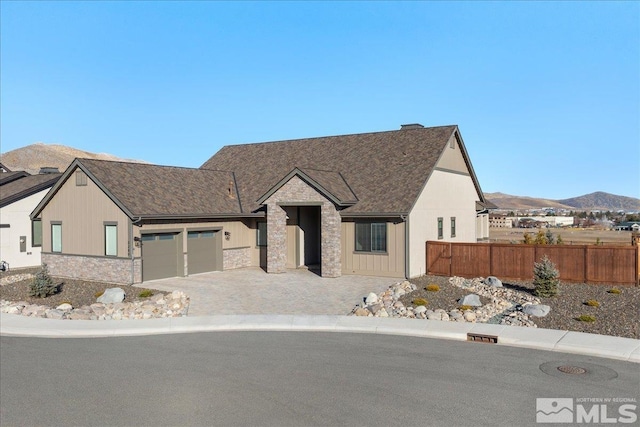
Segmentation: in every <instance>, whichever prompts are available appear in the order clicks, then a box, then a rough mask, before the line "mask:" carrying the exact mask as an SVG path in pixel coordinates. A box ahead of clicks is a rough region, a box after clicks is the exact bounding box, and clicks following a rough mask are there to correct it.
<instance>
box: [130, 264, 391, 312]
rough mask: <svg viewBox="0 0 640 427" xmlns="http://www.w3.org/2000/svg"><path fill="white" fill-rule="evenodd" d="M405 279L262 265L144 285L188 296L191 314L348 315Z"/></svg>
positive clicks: (151, 282)
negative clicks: (331, 274) (371, 294)
mask: <svg viewBox="0 0 640 427" xmlns="http://www.w3.org/2000/svg"><path fill="white" fill-rule="evenodd" d="M402 280H403V279H398V278H389V277H370V276H351V275H349V276H341V277H337V278H333V279H332V278H322V277H320V276H318V275H316V274H314V273H312V272H310V271H308V270H305V269H297V270H287V272H286V273H282V274H267V273H265V272H264V271H263V270H262V269H260V268H241V269H237V270H228V271H218V272H212V273H202V274H194V275H192V276H189V277H173V278H169V279H160V280H152V281H148V282H144V283H143V284H141V285H136V286H141V287H148V288H151V289H158V290H160V291H166V292H171V291H175V290H179V291H183V292H184V293H185V294H187V295H189V298H190V300H191V301H190V304H189V316H211V315H219V314H312V315H318V314H320V315H331V314H333V315H344V314H348V313H349V312H350V311H351V310H352V309H353V307H354V306H355V305H356V304H357V303H358V302H359V301H362V297H363V296H366V295H368V294H369V292H375V293H376V294H378V293H380V292H382V291H384V290H386V289H387V288H388V287H389V286H390V285H392V284H394V283H397V282H399V281H402Z"/></svg>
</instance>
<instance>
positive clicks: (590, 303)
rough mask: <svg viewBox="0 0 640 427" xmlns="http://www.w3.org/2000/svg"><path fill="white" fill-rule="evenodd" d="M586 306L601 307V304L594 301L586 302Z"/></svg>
mask: <svg viewBox="0 0 640 427" xmlns="http://www.w3.org/2000/svg"><path fill="white" fill-rule="evenodd" d="M584 305H588V306H589V307H600V303H599V302H598V301H596V300H594V299H590V300H587V301H585V302H584Z"/></svg>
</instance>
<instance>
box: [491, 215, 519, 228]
mask: <svg viewBox="0 0 640 427" xmlns="http://www.w3.org/2000/svg"><path fill="white" fill-rule="evenodd" d="M489 227H491V228H512V227H513V220H512V219H511V218H509V217H507V216H506V215H489Z"/></svg>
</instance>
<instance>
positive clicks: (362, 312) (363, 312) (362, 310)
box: [353, 307, 371, 317]
mask: <svg viewBox="0 0 640 427" xmlns="http://www.w3.org/2000/svg"><path fill="white" fill-rule="evenodd" d="M370 313H371V312H370V311H369V310H367V309H366V308H362V307H358V308H356V311H355V312H354V313H353V314H355V315H356V316H363V317H367V316H368V315H369V314H370Z"/></svg>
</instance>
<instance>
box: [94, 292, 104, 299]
mask: <svg viewBox="0 0 640 427" xmlns="http://www.w3.org/2000/svg"><path fill="white" fill-rule="evenodd" d="M103 294H104V291H100V292H96V293H95V294H93V296H94V297H96V298H100V297H101V296H102V295H103Z"/></svg>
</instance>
